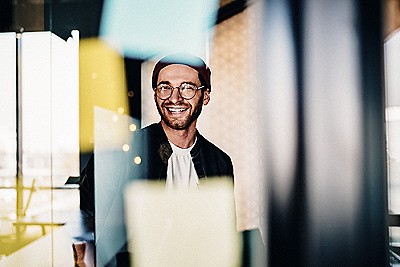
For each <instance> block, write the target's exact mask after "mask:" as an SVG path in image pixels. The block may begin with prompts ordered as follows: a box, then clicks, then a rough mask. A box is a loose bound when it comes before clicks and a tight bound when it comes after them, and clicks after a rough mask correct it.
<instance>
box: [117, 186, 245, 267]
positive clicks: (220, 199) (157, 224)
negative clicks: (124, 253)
mask: <svg viewBox="0 0 400 267" xmlns="http://www.w3.org/2000/svg"><path fill="white" fill-rule="evenodd" d="M125 207H126V220H127V232H128V244H129V250H130V252H131V261H132V263H133V264H134V266H218V267H222V266H239V265H240V262H241V258H240V255H241V253H240V252H241V249H242V248H241V242H240V239H239V237H240V236H239V233H238V232H237V231H236V222H235V210H234V198H233V184H232V182H231V180H229V179H226V180H225V179H215V180H208V181H207V182H206V183H203V184H201V186H200V187H199V188H198V190H177V191H174V192H170V191H166V190H165V184H164V183H154V182H144V181H136V182H133V183H131V184H130V185H129V186H128V188H127V190H126V193H125Z"/></svg>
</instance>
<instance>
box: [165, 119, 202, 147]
mask: <svg viewBox="0 0 400 267" xmlns="http://www.w3.org/2000/svg"><path fill="white" fill-rule="evenodd" d="M161 126H162V128H163V130H164V132H165V134H166V135H167V138H168V140H169V141H170V142H172V143H173V144H174V145H176V146H177V147H180V148H188V147H190V146H191V145H193V144H194V142H195V140H196V124H195V123H192V125H190V126H189V127H188V128H187V129H182V130H176V129H172V128H170V127H169V126H167V125H166V124H165V123H164V122H163V121H161Z"/></svg>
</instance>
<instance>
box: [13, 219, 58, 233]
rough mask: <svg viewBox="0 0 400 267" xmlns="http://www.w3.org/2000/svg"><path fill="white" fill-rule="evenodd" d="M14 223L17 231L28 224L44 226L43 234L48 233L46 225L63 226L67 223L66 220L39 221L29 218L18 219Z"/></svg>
mask: <svg viewBox="0 0 400 267" xmlns="http://www.w3.org/2000/svg"><path fill="white" fill-rule="evenodd" d="M13 225H14V226H15V228H16V231H17V233H19V232H20V230H21V227H23V228H24V229H25V228H26V227H27V226H40V227H41V228H42V235H46V226H63V225H65V223H64V222H37V221H29V220H23V221H16V222H14V223H13Z"/></svg>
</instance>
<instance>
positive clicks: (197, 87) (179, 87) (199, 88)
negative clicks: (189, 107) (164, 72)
mask: <svg viewBox="0 0 400 267" xmlns="http://www.w3.org/2000/svg"><path fill="white" fill-rule="evenodd" d="M183 84H188V85H192V86H194V87H196V89H194V90H195V93H194V95H193V96H192V97H190V98H186V97H184V96H182V93H181V90H182V89H181V87H182V85H183ZM160 85H166V86H169V87H171V88H172V89H171V90H170V92H171V93H170V95H169V96H168V97H166V98H161V97H160V96H159V95H158V87H159V86H160ZM176 88H178V94H179V95H180V96H181V97H182V98H183V99H185V100H190V99H192V98H193V97H195V96H196V94H197V91H199V90H202V89H204V88H206V86H204V85H202V86H197V85H195V84H191V83H187V82H183V83H181V84H180V85H179V86H172V85H169V84H166V83H160V84H159V85H157V87H155V88H153V91H154V92H155V94H156V96H157V97H158V98H159V99H161V100H167V99H168V98H170V97H171V96H172V93H173V92H174V89H176Z"/></svg>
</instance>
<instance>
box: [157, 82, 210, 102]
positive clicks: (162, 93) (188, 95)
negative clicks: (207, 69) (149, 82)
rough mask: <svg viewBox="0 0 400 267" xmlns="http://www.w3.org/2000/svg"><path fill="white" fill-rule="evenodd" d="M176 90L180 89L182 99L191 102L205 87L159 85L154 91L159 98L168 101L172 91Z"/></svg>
mask: <svg viewBox="0 0 400 267" xmlns="http://www.w3.org/2000/svg"><path fill="white" fill-rule="evenodd" d="M175 88H178V92H179V95H180V96H181V97H182V98H184V99H186V100H190V99H192V98H193V97H194V96H195V95H196V93H197V91H198V90H201V89H203V88H204V86H200V87H197V86H196V85H193V84H190V83H182V84H181V85H179V86H175V87H173V86H171V85H168V84H159V85H158V86H157V87H156V88H154V91H155V92H156V95H157V97H158V98H160V99H161V100H166V99H168V98H170V97H171V95H172V91H174V89H175Z"/></svg>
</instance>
